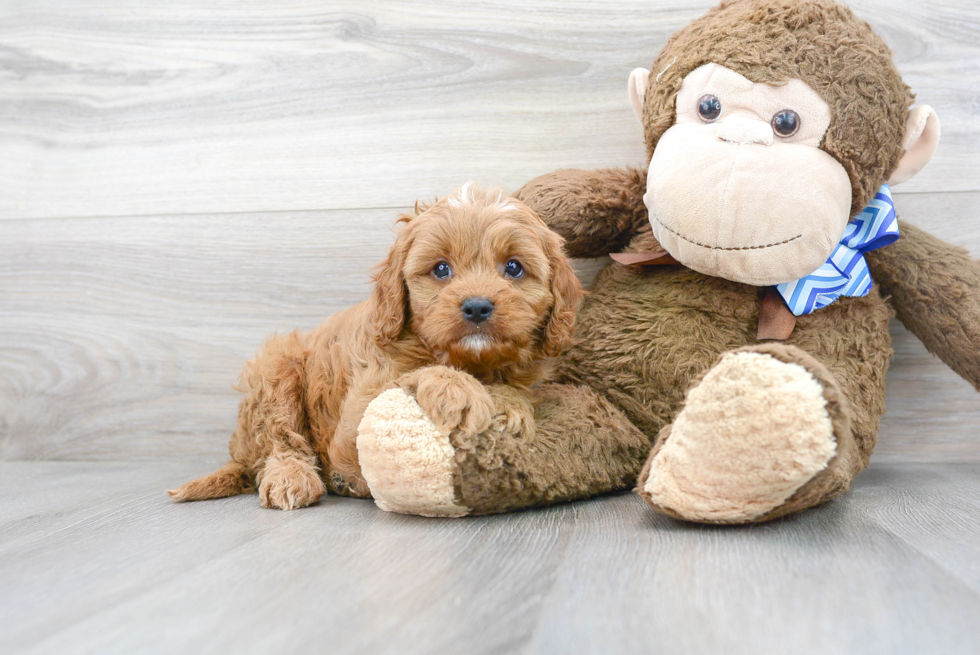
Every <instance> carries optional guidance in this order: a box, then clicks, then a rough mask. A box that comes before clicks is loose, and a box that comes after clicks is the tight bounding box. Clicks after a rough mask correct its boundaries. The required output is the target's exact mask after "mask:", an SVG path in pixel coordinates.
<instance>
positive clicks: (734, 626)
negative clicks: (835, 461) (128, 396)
mask: <svg viewBox="0 0 980 655" xmlns="http://www.w3.org/2000/svg"><path fill="white" fill-rule="evenodd" d="M205 468H206V467H205ZM203 471H204V468H202V467H201V466H200V465H199V464H193V463H180V462H169V463H144V464H142V465H134V464H132V463H128V462H118V463H97V462H4V463H0V498H2V499H3V500H2V503H0V534H2V536H0V580H2V584H3V588H2V589H3V591H2V594H0V634H2V635H3V643H2V645H0V650H3V652H25V653H83V652H95V653H104V652H119V653H135V652H154V653H156V652H158V653H177V652H220V653H228V652H282V653H290V652H301V651H302V650H305V649H307V648H309V649H310V652H330V653H474V654H480V653H578V652H583V653H650V652H656V653H722V652H723V653H752V654H756V655H758V654H765V653H780V654H782V653H882V654H895V653H930V654H931V653H943V654H945V655H950V654H959V653H962V654H964V655H966V654H973V655H975V654H976V653H977V652H980V629H978V620H980V470H978V467H977V466H976V465H974V464H882V465H874V466H872V468H871V469H869V470H868V471H867V472H865V473H864V474H863V475H862V476H861V477H860V480H859V482H858V483H857V485H856V487H855V488H854V489H853V490H852V491H851V492H850V493H849V494H848V495H847V496H846V497H845V498H843V499H842V500H839V501H837V502H833V503H831V504H829V505H827V506H824V507H821V508H818V509H815V510H812V511H810V512H807V513H806V514H804V515H802V516H799V517H796V518H792V519H788V520H782V521H777V522H774V523H771V524H766V525H758V526H752V527H734V528H719V527H709V526H698V525H691V524H685V523H680V522H677V521H674V520H672V519H669V518H667V517H664V516H660V515H655V514H653V513H651V512H649V511H648V510H647V508H646V506H645V505H644V504H643V502H642V501H641V500H640V499H639V498H638V497H637V496H634V495H632V494H626V495H620V496H614V497H609V498H601V499H595V500H591V501H585V502H580V503H574V504H571V505H564V506H559V507H554V508H551V509H546V510H539V511H531V512H524V513H520V514H513V515H508V516H499V517H487V518H477V519H464V520H437V519H423V518H417V517H410V516H401V515H397V514H388V513H385V512H381V511H379V510H378V509H377V508H375V507H374V505H373V504H372V503H371V502H370V501H363V500H353V499H348V498H337V497H330V498H327V499H325V500H323V501H321V502H320V503H318V504H317V505H315V506H313V507H310V508H307V509H304V510H297V511H294V512H277V511H271V510H264V509H262V508H261V507H260V506H259V504H258V498H257V497H256V496H255V495H248V496H238V497H235V498H228V499H224V500H218V501H210V502H203V503H194V504H188V505H183V506H176V507H175V506H174V505H172V504H171V503H170V501H169V500H168V499H167V498H166V497H165V496H164V495H163V494H162V493H161V489H163V488H164V487H166V486H167V485H170V484H173V482H174V481H175V480H182V479H184V478H186V477H188V476H190V475H193V474H197V473H201V472H203Z"/></svg>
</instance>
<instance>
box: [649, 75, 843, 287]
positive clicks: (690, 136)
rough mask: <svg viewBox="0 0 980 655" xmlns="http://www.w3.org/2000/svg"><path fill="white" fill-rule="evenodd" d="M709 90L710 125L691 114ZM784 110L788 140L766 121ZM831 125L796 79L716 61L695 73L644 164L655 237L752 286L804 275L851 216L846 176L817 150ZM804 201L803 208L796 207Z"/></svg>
mask: <svg viewBox="0 0 980 655" xmlns="http://www.w3.org/2000/svg"><path fill="white" fill-rule="evenodd" d="M635 75H636V74H635V72H634V76H635ZM631 80H634V78H633V77H631ZM638 80H639V77H636V78H635V80H634V81H638ZM654 83H655V82H654ZM635 86H636V85H635V84H634V85H633V86H632V87H631V88H632V89H634V90H635ZM632 93H633V92H631V99H632ZM708 94H710V95H714V96H716V97H717V98H718V99H719V101H720V102H721V106H722V110H721V114H720V115H719V117H718V118H717V119H716V120H714V121H712V122H705V121H703V120H702V119H701V118H700V117H699V116H698V113H697V107H698V103H699V100H700V99H701V97H702V96H704V95H708ZM638 101H640V102H642V98H638ZM785 109H792V110H793V111H795V112H796V113H797V114H798V115H799V117H800V127H799V130H798V131H797V132H796V133H795V134H794V135H792V136H790V137H781V136H778V135H776V134H775V133H774V132H773V130H772V127H771V125H770V123H771V120H772V118H773V116H774V115H776V114H778V113H779V112H780V111H782V110H785ZM829 125H830V107H829V106H828V105H827V103H826V102H824V101H823V99H822V98H820V96H819V95H818V94H817V93H816V92H815V91H813V90H812V89H811V88H810V87H808V86H807V85H806V84H805V83H804V82H802V81H801V80H796V79H794V80H790V81H788V82H787V83H786V84H785V85H783V86H772V85H768V84H756V83H753V82H750V81H749V80H748V79H746V78H745V77H743V76H742V75H739V74H738V73H735V72H734V71H731V70H729V69H727V68H725V67H723V66H719V65H717V64H707V65H705V66H701V67H700V68H697V69H695V70H694V71H692V72H691V73H690V74H689V75H688V76H687V77H686V78H684V82H683V84H681V88H680V91H679V92H678V95H677V120H676V123H675V125H673V126H672V127H671V128H670V129H668V130H667V131H666V132H665V133H664V134H663V136H662V137H661V138H660V141H659V142H658V144H657V148H656V150H655V151H654V153H653V158H652V159H651V161H650V169H649V174H648V178H647V193H646V195H645V196H644V197H643V200H644V202H645V203H646V205H647V208H648V210H649V214H650V224H651V226H652V228H653V233H654V236H656V237H657V240H658V241H659V242H660V244H661V245H662V246H663V247H664V249H666V250H667V252H669V253H670V254H671V255H672V256H673V257H674V258H675V259H677V260H678V261H680V262H681V263H682V264H684V265H686V266H688V267H689V268H693V269H694V270H696V271H700V272H702V273H705V274H707V275H713V276H717V277H723V278H726V279H729V280H734V281H737V282H744V283H747V284H754V285H757V286H769V285H774V284H780V283H783V282H790V281H792V280H796V279H799V278H801V277H803V276H805V275H809V274H810V273H812V272H813V271H815V270H816V269H817V268H819V267H820V266H821V265H823V263H824V262H825V261H826V260H827V257H829V256H830V254H831V252H833V249H834V248H835V247H836V246H837V243H838V242H839V241H840V238H841V236H843V234H844V229H845V228H846V226H847V222H848V220H850V206H851V183H850V180H849V179H848V177H847V172H846V171H845V170H844V167H843V166H841V165H840V164H839V163H838V162H837V161H836V160H835V159H834V158H833V157H831V156H830V155H828V154H827V153H825V152H823V151H822V150H820V149H819V147H818V146H819V145H820V142H821V140H822V139H823V135H824V133H825V132H826V130H827V127H828V126H829ZM801 198H807V199H808V202H806V203H804V204H805V206H806V211H798V208H799V207H801V206H802V205H801V203H800V199H801ZM814 198H818V199H819V201H818V202H814V201H813V199H814Z"/></svg>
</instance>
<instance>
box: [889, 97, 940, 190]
mask: <svg viewBox="0 0 980 655" xmlns="http://www.w3.org/2000/svg"><path fill="white" fill-rule="evenodd" d="M939 132H940V129H939V116H937V115H936V112H935V111H933V109H932V107H930V106H928V105H922V106H921V107H915V108H913V109H912V111H911V112H909V120H908V123H906V127H905V140H904V142H903V143H902V147H903V148H905V154H903V155H902V159H901V160H900V161H899V162H898V168H896V169H895V172H894V173H892V176H891V177H890V178H889V179H888V183H889V184H892V185H895V184H901V183H902V182H905V181H906V180H909V179H910V178H911V177H912V176H914V175H915V174H916V173H918V172H919V171H921V170H922V169H923V168H924V167H925V165H926V164H928V163H929V160H930V159H932V155H933V153H935V152H936V146H938V145H939Z"/></svg>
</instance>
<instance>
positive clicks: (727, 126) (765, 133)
mask: <svg viewBox="0 0 980 655" xmlns="http://www.w3.org/2000/svg"><path fill="white" fill-rule="evenodd" d="M718 138H719V139H721V140H723V141H730V142H732V143H741V144H747V143H761V144H762V145H764V146H768V145H769V144H771V143H772V127H771V126H770V125H769V124H768V123H763V122H762V121H757V120H753V119H751V118H745V117H743V116H729V117H728V118H726V119H725V120H723V121H722V122H721V124H720V125H719V126H718Z"/></svg>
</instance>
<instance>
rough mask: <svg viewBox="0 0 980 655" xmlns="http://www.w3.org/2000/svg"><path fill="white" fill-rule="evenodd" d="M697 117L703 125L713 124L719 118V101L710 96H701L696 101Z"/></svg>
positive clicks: (715, 97)
mask: <svg viewBox="0 0 980 655" xmlns="http://www.w3.org/2000/svg"><path fill="white" fill-rule="evenodd" d="M698 116H700V117H701V120H703V121H704V122H705V123H712V122H714V121H715V120H716V119H717V118H718V117H719V116H721V100H719V99H718V98H717V96H713V95H711V94H708V95H705V96H701V99H700V100H698Z"/></svg>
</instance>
